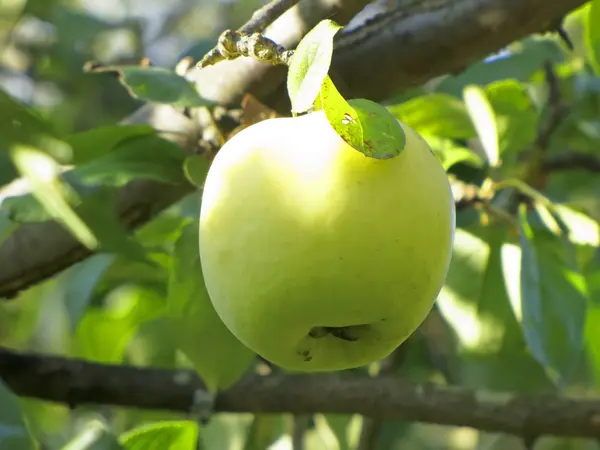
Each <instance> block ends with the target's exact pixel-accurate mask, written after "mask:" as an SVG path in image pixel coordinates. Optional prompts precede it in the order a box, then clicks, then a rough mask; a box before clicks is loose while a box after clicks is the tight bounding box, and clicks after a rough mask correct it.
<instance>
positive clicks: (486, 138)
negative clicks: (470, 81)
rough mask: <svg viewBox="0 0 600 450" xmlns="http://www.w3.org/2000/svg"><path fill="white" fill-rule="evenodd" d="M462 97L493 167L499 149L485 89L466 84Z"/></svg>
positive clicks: (496, 162) (494, 121) (493, 116)
mask: <svg viewBox="0 0 600 450" xmlns="http://www.w3.org/2000/svg"><path fill="white" fill-rule="evenodd" d="M463 98H464V101H465V105H466V106H467V110H468V111H469V115H470V117H471V120H472V121H473V125H474V126H475V129H476V130H477V134H478V136H479V140H480V141H481V145H482V146H483V149H484V151H485V154H486V156H487V159H488V162H489V163H490V166H492V167H495V166H497V165H498V162H499V150H498V130H497V128H496V116H495V115H494V110H493V109H492V106H491V105H490V102H489V100H488V98H487V96H486V93H485V91H484V90H483V89H482V88H480V87H479V86H474V85H471V86H467V87H466V88H465V90H464V92H463Z"/></svg>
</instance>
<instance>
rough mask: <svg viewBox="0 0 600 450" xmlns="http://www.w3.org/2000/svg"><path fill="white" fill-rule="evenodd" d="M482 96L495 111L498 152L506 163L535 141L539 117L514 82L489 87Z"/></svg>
mask: <svg viewBox="0 0 600 450" xmlns="http://www.w3.org/2000/svg"><path fill="white" fill-rule="evenodd" d="M485 92H486V95H487V98H488V101H489V102H490V104H491V105H492V108H493V109H494V114H495V117H496V127H497V132H498V140H499V152H500V155H501V159H502V160H503V161H504V162H505V163H506V162H507V161H506V160H512V159H514V158H516V154H517V153H519V152H521V151H522V150H523V149H525V148H527V146H529V145H531V143H532V142H533V141H534V140H535V138H536V135H537V128H538V121H539V118H538V113H537V111H536V108H535V106H534V105H533V103H532V101H531V98H530V97H529V94H528V93H527V90H526V88H525V86H524V85H523V84H522V83H520V82H518V81H517V80H515V79H507V80H502V81H498V82H495V83H491V84H489V85H488V86H486V87H485Z"/></svg>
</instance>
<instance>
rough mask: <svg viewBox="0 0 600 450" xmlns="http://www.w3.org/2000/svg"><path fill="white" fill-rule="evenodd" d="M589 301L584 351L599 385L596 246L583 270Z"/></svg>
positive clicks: (599, 304) (599, 260) (599, 303)
mask: <svg viewBox="0 0 600 450" xmlns="http://www.w3.org/2000/svg"><path fill="white" fill-rule="evenodd" d="M585 277H586V282H587V285H588V289H589V295H590V303H589V308H588V312H587V321H586V326H585V344H586V353H587V355H588V359H589V370H590V372H591V373H592V378H593V379H594V381H595V384H596V386H600V327H599V326H598V324H599V323H600V248H596V252H595V257H594V260H593V261H592V263H591V264H590V265H589V266H588V267H587V268H586V270H585Z"/></svg>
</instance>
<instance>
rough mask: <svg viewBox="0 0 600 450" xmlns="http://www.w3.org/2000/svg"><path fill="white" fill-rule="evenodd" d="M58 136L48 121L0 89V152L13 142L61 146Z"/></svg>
mask: <svg viewBox="0 0 600 450" xmlns="http://www.w3.org/2000/svg"><path fill="white" fill-rule="evenodd" d="M59 137H60V135H59V133H58V132H57V131H56V130H55V129H54V127H53V126H52V124H51V123H50V122H48V121H47V120H45V119H44V118H42V116H40V115H39V114H38V113H37V112H36V111H35V110H33V109H32V108H29V107H27V106H25V105H24V104H22V103H20V102H19V101H17V100H16V99H14V98H13V97H11V96H10V95H9V94H8V93H7V92H5V91H3V90H1V89H0V152H1V151H7V150H9V149H10V148H11V146H12V145H14V144H21V145H31V146H36V147H47V146H48V145H51V146H52V145H54V147H55V148H61V145H60V143H57V142H56V141H57V140H58V139H59ZM55 156H56V155H55Z"/></svg>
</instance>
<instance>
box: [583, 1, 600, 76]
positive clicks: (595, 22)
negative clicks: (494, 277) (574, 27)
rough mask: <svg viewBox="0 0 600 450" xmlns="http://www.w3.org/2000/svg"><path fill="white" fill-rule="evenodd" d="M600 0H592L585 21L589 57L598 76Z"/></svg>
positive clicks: (599, 74)
mask: <svg viewBox="0 0 600 450" xmlns="http://www.w3.org/2000/svg"><path fill="white" fill-rule="evenodd" d="M599 24H600V0H592V1H591V2H590V5H589V9H588V14H587V18H586V21H585V45H586V49H587V59H588V61H589V62H590V65H591V66H592V67H593V69H594V72H595V73H596V75H597V76H600V26H599Z"/></svg>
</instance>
